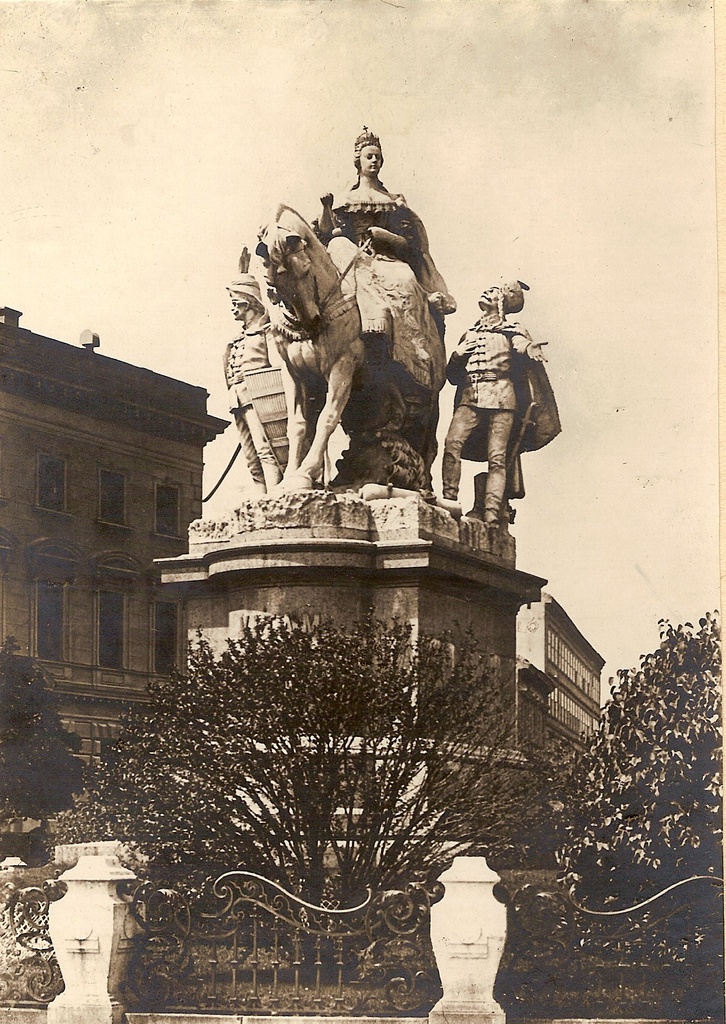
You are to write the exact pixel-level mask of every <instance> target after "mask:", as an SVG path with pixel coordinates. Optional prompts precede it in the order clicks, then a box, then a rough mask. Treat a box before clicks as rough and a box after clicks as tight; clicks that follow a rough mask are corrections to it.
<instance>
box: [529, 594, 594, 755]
mask: <svg viewBox="0 0 726 1024" xmlns="http://www.w3.org/2000/svg"><path fill="white" fill-rule="evenodd" d="M517 654H518V657H519V681H520V689H521V688H522V686H526V687H527V690H528V691H529V693H525V694H523V701H528V703H529V705H530V706H529V707H527V708H525V709H524V711H523V714H524V715H525V723H524V726H525V727H526V722H527V716H528V717H529V719H531V722H532V724H531V728H532V730H533V731H534V734H535V735H536V736H539V737H542V736H545V737H546V738H550V737H553V738H559V739H561V740H564V741H565V742H566V743H568V744H570V745H571V746H573V747H575V748H577V749H582V747H583V745H584V741H585V740H586V739H587V737H588V736H590V735H591V734H592V733H593V731H594V730H595V727H596V726H597V723H598V721H599V718H600V676H601V673H602V669H603V666H604V664H605V659H604V658H603V657H602V656H601V655H600V654H599V653H598V652H597V651H596V650H595V648H594V647H593V646H592V644H591V643H590V642H589V640H587V639H586V638H585V637H584V636H583V635H582V633H581V632H580V630H579V629H578V628H577V626H576V625H575V624H574V622H573V621H572V619H571V618H570V616H569V615H568V614H567V612H566V611H565V609H564V608H563V607H562V605H560V604H559V603H558V602H557V601H556V600H555V599H554V597H552V595H551V594H547V593H543V594H542V600H541V601H538V602H537V603H533V604H530V605H525V606H524V607H522V608H521V609H520V611H519V614H518V616H517ZM547 689H549V693H547V698H546V700H547V707H546V714H543V713H542V708H543V699H542V698H543V695H544V693H545V692H546V690H547ZM533 694H536V697H535V696H533Z"/></svg>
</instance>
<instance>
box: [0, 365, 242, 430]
mask: <svg viewBox="0 0 726 1024" xmlns="http://www.w3.org/2000/svg"><path fill="white" fill-rule="evenodd" d="M0 391H5V392H6V393H8V394H12V395H16V396H17V397H19V398H25V399H30V400H31V401H35V402H39V403H42V404H43V405H52V406H55V407H56V408H61V409H67V410H68V411H69V412H75V413H79V414H81V415H83V416H90V417H92V418H93V419H100V420H107V421H110V422H113V423H117V424H120V425H123V426H125V427H127V428H129V429H131V430H135V431H138V432H139V433H143V434H151V435H152V436H155V437H164V438H168V439H169V440H173V441H181V442H189V443H194V444H204V443H206V442H207V441H212V440H213V439H214V438H215V437H216V436H217V434H220V433H221V432H222V431H223V430H224V429H225V427H226V426H227V423H226V421H225V420H222V419H218V418H217V417H216V416H208V415H205V416H204V417H203V418H200V419H190V418H187V417H182V416H174V415H171V414H169V413H166V412H162V411H160V410H158V409H150V408H147V407H144V406H140V405H135V404H133V403H131V402H126V401H123V400H120V399H118V398H114V397H113V396H112V395H108V394H100V393H99V392H98V391H96V390H93V389H91V388H86V387H83V386H81V385H79V384H70V383H68V382H65V381H57V380H53V379H51V378H49V377H41V376H39V375H38V374H37V373H33V372H30V371H27V370H21V369H18V368H16V367H11V366H2V367H0Z"/></svg>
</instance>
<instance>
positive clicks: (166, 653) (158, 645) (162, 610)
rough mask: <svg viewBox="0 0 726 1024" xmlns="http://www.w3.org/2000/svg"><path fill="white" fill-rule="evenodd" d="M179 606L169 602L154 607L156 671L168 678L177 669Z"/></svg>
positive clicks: (162, 602)
mask: <svg viewBox="0 0 726 1024" xmlns="http://www.w3.org/2000/svg"><path fill="white" fill-rule="evenodd" d="M178 628H179V627H178V614H177V606H176V605H175V604H172V603H171V602H169V601H158V602H157V603H156V604H155V605H154V671H155V672H158V673H159V675H162V676H168V675H170V674H171V673H172V672H173V671H174V669H175V668H176V652H177V641H178V636H179V633H178Z"/></svg>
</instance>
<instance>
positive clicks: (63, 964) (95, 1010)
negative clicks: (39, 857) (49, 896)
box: [48, 853, 136, 1024]
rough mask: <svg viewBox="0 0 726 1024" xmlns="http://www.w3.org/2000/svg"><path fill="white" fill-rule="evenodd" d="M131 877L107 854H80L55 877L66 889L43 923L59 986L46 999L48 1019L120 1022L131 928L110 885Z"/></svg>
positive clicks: (60, 1023)
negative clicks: (49, 1000)
mask: <svg viewBox="0 0 726 1024" xmlns="http://www.w3.org/2000/svg"><path fill="white" fill-rule="evenodd" d="M134 878H136V875H135V874H134V873H133V871H128V870H127V869H126V868H124V867H122V866H121V864H120V863H119V861H118V858H117V857H115V856H113V855H110V854H108V853H106V854H101V855H95V856H94V855H90V856H89V855H86V856H82V857H81V858H80V860H79V861H78V863H77V864H76V866H75V867H73V868H70V870H68V871H64V872H63V874H62V875H61V876H60V880H61V881H63V882H65V884H66V885H67V886H68V892H67V893H66V894H65V896H64V897H63V898H62V899H60V900H58V901H57V902H55V903H51V905H50V910H49V918H50V921H49V926H50V937H51V939H52V941H53V948H54V949H55V955H56V957H57V959H58V964H59V965H60V969H61V973H62V975H63V981H64V983H65V991H64V992H62V993H61V994H60V995H59V996H57V997H56V998H55V999H54V1000H53V1002H52V1003H50V1004H49V1006H48V1024H120V1021H121V1018H122V1016H123V1012H124V1007H123V1006H122V1004H121V1003H120V1001H119V984H120V982H121V980H122V979H123V976H124V972H125V968H126V965H127V963H128V960H129V956H130V953H131V937H132V935H133V933H134V931H135V927H134V926H133V922H132V918H131V917H130V913H129V908H128V905H127V904H126V903H124V902H123V901H122V900H121V899H120V898H119V896H118V895H117V892H116V886H117V883H118V882H122V881H126V880H127V879H134Z"/></svg>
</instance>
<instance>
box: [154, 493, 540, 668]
mask: <svg viewBox="0 0 726 1024" xmlns="http://www.w3.org/2000/svg"><path fill="white" fill-rule="evenodd" d="M189 545H190V550H189V553H188V554H186V555H181V556H179V557H177V558H166V559H159V560H157V562H156V565H157V567H158V568H159V569H160V571H161V579H162V582H163V583H164V584H166V585H167V588H166V589H167V592H168V594H169V596H170V597H171V596H174V595H175V594H176V595H177V596H178V597H180V598H183V600H184V606H185V609H186V620H187V627H188V630H189V635H190V638H193V637H194V635H195V634H196V631H197V629H198V628H201V630H202V632H203V633H204V634H205V636H206V637H207V639H208V640H209V641H210V642H211V643H212V645H213V646H215V647H217V648H218V649H220V650H221V649H222V648H223V647H224V645H225V642H226V640H227V638H228V637H237V636H239V635H240V633H241V629H242V627H243V626H244V625H245V624H247V623H249V622H250V621H251V620H254V619H256V618H259V617H262V616H271V615H279V616H283V617H287V618H288V619H289V620H290V621H291V622H293V623H297V624H299V625H300V626H302V627H303V628H305V627H306V626H307V627H310V626H312V625H314V624H315V623H317V622H320V621H324V620H332V621H333V622H334V623H336V624H338V625H340V626H346V625H349V624H352V623H354V622H359V621H360V620H361V619H362V618H363V617H364V616H365V615H366V613H367V612H368V611H369V610H370V609H372V610H373V612H374V614H375V615H376V617H378V618H380V619H383V620H385V621H390V620H392V619H394V618H396V619H398V620H400V621H403V622H409V623H411V624H412V625H413V626H414V629H419V630H421V631H422V632H425V633H428V634H431V635H434V636H436V635H440V634H441V633H443V632H444V631H450V632H451V633H452V634H453V635H454V637H455V636H456V635H457V634H458V635H463V634H464V633H465V632H466V631H468V630H471V631H472V632H473V634H474V635H475V636H476V637H477V639H478V641H479V643H480V645H481V648H482V650H483V651H484V652H486V654H487V656H488V657H489V659H490V661H491V669H492V671H493V673H494V674H496V675H501V676H503V677H504V678H506V679H511V680H512V681H513V680H514V672H515V663H516V650H515V626H516V622H515V620H516V615H517V611H518V609H519V607H520V606H521V605H522V604H523V603H526V602H529V601H536V600H538V599H539V596H540V589H541V587H542V585H543V584H544V583H545V582H546V581H545V580H542V579H540V578H538V577H536V576H530V575H528V574H527V573H522V572H518V571H517V570H516V569H515V549H514V540H513V538H512V537H511V536H510V534H509V532H508V531H507V529H506V527H505V528H503V529H502V530H498V531H496V532H495V533H494V534H493V535H488V534H487V531H486V530H485V528H484V526H483V524H482V523H480V522H477V521H475V520H468V519H466V518H463V519H460V520H458V521H457V520H455V519H454V518H452V516H451V515H450V514H449V513H448V512H447V511H444V510H443V509H440V508H437V507H436V506H432V505H429V504H427V503H426V502H424V501H423V500H422V499H421V498H420V497H419V495H418V494H415V493H411V495H410V496H406V497H397V498H386V499H381V500H376V501H363V500H362V499H361V498H359V497H357V496H356V495H354V494H348V493H344V494H337V495H336V494H333V493H330V492H324V491H307V492H303V493H300V494H289V495H281V496H279V497H268V498H260V499H257V500H254V501H249V502H246V503H245V504H243V505H242V506H240V507H239V508H238V509H235V510H234V511H232V512H230V513H229V514H228V515H226V516H225V517H224V518H218V519H214V520H206V519H201V520H197V521H196V522H195V523H192V525H191V527H190V530H189Z"/></svg>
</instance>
